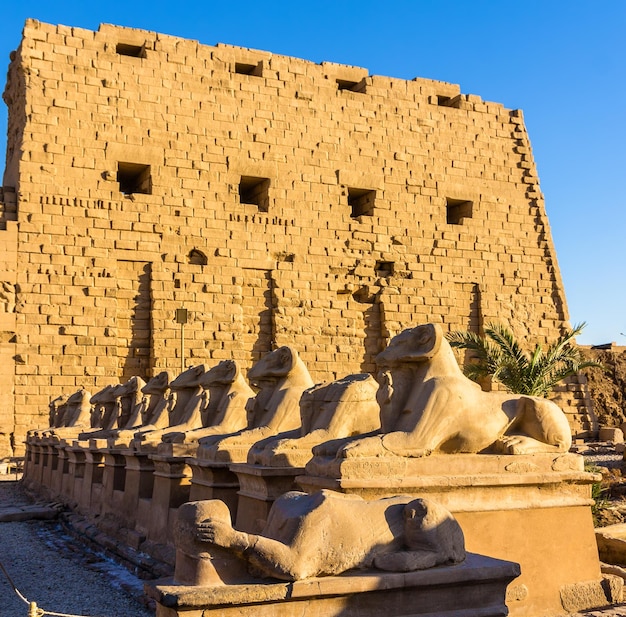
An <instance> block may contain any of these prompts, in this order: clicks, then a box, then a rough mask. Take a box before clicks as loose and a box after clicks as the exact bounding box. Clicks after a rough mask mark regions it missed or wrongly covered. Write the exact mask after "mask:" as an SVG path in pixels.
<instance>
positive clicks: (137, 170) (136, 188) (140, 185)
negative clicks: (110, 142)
mask: <svg viewBox="0 0 626 617" xmlns="http://www.w3.org/2000/svg"><path fill="white" fill-rule="evenodd" d="M117 181H118V182H119V183H120V191H121V192H122V193H124V194H126V195H129V194H131V193H144V194H146V195H149V194H150V193H152V178H151V176H150V165H140V164H138V163H122V162H120V163H118V164H117Z"/></svg>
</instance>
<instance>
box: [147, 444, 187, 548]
mask: <svg viewBox="0 0 626 617" xmlns="http://www.w3.org/2000/svg"><path fill="white" fill-rule="evenodd" d="M150 458H151V459H152V462H153V463H154V487H153V489H152V500H151V502H150V509H149V513H148V516H149V519H148V520H147V521H138V529H139V527H143V526H144V525H145V526H146V527H147V530H146V531H147V534H146V536H147V538H148V540H150V541H151V542H154V543H158V544H173V536H172V530H173V528H174V517H175V516H176V511H177V510H178V507H179V506H180V505H182V504H183V503H186V502H187V501H189V489H190V484H191V469H190V468H189V465H187V463H186V461H185V459H184V458H178V457H169V456H161V455H159V454H151V455H150ZM142 523H143V524H142ZM140 530H141V531H143V529H140Z"/></svg>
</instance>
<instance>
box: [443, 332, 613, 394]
mask: <svg viewBox="0 0 626 617" xmlns="http://www.w3.org/2000/svg"><path fill="white" fill-rule="evenodd" d="M585 325H586V324H585V323H584V322H583V323H580V324H578V325H576V326H574V328H572V329H571V330H566V331H564V332H562V333H561V335H560V336H559V338H558V339H557V340H556V341H555V342H554V343H552V344H550V345H548V346H547V348H546V349H545V350H544V349H543V347H542V346H541V345H540V344H537V345H536V346H535V348H534V349H533V351H532V353H528V352H526V351H525V350H524V349H523V348H522V347H521V345H520V344H519V343H518V341H517V340H516V339H515V335H514V334H513V333H512V332H511V331H510V330H509V329H508V328H506V327H505V326H503V325H501V324H487V325H486V327H485V336H479V335H478V334H476V333H474V332H458V331H457V332H451V333H450V334H449V335H448V336H447V339H448V341H449V342H450V345H451V346H452V347H456V348H458V349H466V350H467V351H469V352H470V362H469V363H468V364H467V365H466V366H465V367H464V369H463V371H464V373H465V374H466V375H467V377H469V378H470V379H472V380H474V381H479V380H481V379H484V378H485V377H491V378H492V379H494V380H496V381H498V382H500V383H501V384H503V385H504V386H505V387H506V388H507V389H508V390H509V391H511V392H515V393H518V394H528V395H532V396H548V395H549V394H550V392H551V391H552V390H553V389H554V388H555V386H557V385H558V384H559V383H560V382H561V381H563V380H564V379H566V378H567V377H570V376H572V375H575V374H577V373H578V372H579V371H581V370H582V369H585V368H598V367H600V368H601V367H602V365H601V364H599V363H597V362H593V361H589V360H585V358H584V357H583V354H582V351H581V350H580V348H579V347H577V346H576V344H575V341H574V338H575V337H576V336H578V335H579V334H580V333H581V332H582V330H583V328H584V327H585Z"/></svg>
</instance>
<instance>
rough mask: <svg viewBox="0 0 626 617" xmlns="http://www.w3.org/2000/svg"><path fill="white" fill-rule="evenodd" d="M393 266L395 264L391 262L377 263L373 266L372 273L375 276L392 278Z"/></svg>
mask: <svg viewBox="0 0 626 617" xmlns="http://www.w3.org/2000/svg"><path fill="white" fill-rule="evenodd" d="M394 266H395V264H394V263H393V261H377V262H376V265H375V266H374V272H375V273H376V276H382V277H387V276H393V272H394Z"/></svg>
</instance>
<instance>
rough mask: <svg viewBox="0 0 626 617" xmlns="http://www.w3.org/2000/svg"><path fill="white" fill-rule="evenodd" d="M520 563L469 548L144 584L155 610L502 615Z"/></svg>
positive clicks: (170, 613)
mask: <svg viewBox="0 0 626 617" xmlns="http://www.w3.org/2000/svg"><path fill="white" fill-rule="evenodd" d="M518 574H519V566H518V565H517V564H515V563H511V562H508V561H500V560H496V559H491V558H489V557H482V556H480V555H472V554H468V556H467V560H466V561H465V562H464V563H463V564H460V565H456V566H447V567H440V568H432V569H430V570H422V571H420V572H408V573H388V572H378V571H376V572H374V571H363V572H356V571H353V572H350V573H346V574H343V575H341V576H328V577H323V578H314V579H308V580H304V581H297V582H295V583H286V582H274V583H271V582H267V580H266V581H264V582H262V583H260V582H259V580H258V579H256V580H250V581H243V582H242V584H239V585H219V586H214V587H193V586H163V585H157V586H152V585H146V592H147V593H148V595H150V596H152V597H153V598H154V599H155V600H156V601H157V610H156V617H195V616H197V615H201V614H202V615H208V614H212V613H213V611H214V612H215V614H216V615H218V614H219V615H220V616H222V617H235V616H236V617H292V616H293V617H295V616H300V615H305V614H306V615H309V614H310V615H323V616H324V617H340V616H341V617H380V615H385V617H400V616H401V617H418V616H420V617H435V616H436V617H500V616H504V615H507V614H508V611H507V608H506V604H505V590H506V587H507V585H508V584H509V583H510V582H511V581H512V580H513V579H514V578H515V577H516V576H518Z"/></svg>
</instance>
